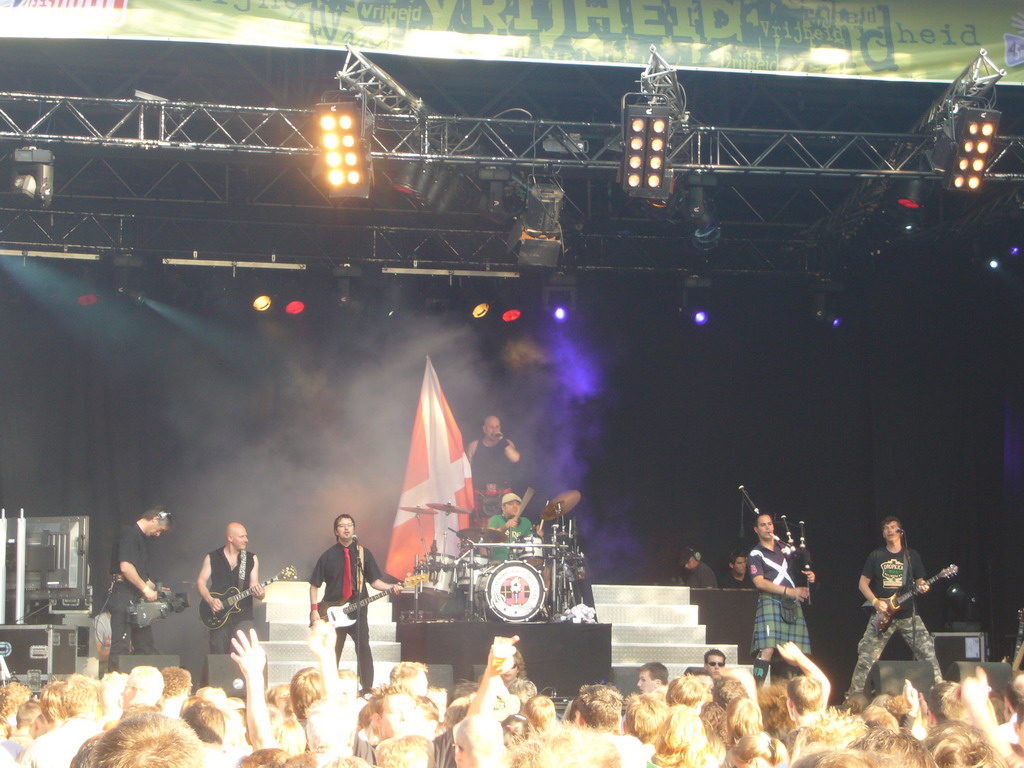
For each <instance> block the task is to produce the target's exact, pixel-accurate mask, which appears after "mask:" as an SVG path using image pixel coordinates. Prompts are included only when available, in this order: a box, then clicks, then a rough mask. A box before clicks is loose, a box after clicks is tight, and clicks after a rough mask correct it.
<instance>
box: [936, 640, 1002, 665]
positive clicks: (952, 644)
mask: <svg viewBox="0 0 1024 768" xmlns="http://www.w3.org/2000/svg"><path fill="white" fill-rule="evenodd" d="M932 639H933V640H934V641H935V658H937V659H938V660H939V669H941V670H947V669H949V665H950V664H952V663H953V662H955V661H975V662H977V661H985V659H987V658H988V635H987V634H986V633H985V632H933V633H932Z"/></svg>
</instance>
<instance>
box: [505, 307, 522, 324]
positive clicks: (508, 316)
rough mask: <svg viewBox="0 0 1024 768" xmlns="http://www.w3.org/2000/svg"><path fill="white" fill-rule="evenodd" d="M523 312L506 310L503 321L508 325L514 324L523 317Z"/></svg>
mask: <svg viewBox="0 0 1024 768" xmlns="http://www.w3.org/2000/svg"><path fill="white" fill-rule="evenodd" d="M522 314H523V313H522V311H521V310H518V309H506V310H505V311H504V312H502V313H501V319H502V320H504V321H505V322H506V323H514V322H515V321H516V320H518V319H519V318H520V317H522Z"/></svg>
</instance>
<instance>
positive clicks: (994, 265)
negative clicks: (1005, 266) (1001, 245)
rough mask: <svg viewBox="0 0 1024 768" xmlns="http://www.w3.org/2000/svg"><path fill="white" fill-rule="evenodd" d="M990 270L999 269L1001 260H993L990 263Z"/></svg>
mask: <svg viewBox="0 0 1024 768" xmlns="http://www.w3.org/2000/svg"><path fill="white" fill-rule="evenodd" d="M988 268H989V269H999V259H992V260H990V261H989V263H988Z"/></svg>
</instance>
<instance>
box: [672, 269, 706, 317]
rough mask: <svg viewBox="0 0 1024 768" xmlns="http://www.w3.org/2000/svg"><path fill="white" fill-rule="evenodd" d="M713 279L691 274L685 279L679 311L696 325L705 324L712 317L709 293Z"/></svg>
mask: <svg viewBox="0 0 1024 768" xmlns="http://www.w3.org/2000/svg"><path fill="white" fill-rule="evenodd" d="M710 293H711V280H710V279H709V278H706V277H699V276H697V275H691V276H690V277H688V278H686V279H685V280H684V281H683V291H682V300H681V302H680V307H679V311H680V313H681V314H682V315H683V316H684V317H686V318H687V319H688V320H689V321H690V322H692V323H693V324H694V325H698V326H704V325H707V324H708V321H709V320H710V319H711V308H710V306H709V304H710V302H709V295H710Z"/></svg>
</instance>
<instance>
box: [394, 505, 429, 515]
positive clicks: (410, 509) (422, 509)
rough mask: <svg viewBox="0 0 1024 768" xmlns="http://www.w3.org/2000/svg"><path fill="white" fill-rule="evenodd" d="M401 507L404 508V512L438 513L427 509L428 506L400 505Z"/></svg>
mask: <svg viewBox="0 0 1024 768" xmlns="http://www.w3.org/2000/svg"><path fill="white" fill-rule="evenodd" d="M399 509H400V510H402V511H403V512H412V513H413V514H414V515H436V514H437V512H435V511H434V510H432V509H427V508H426V507H399Z"/></svg>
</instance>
